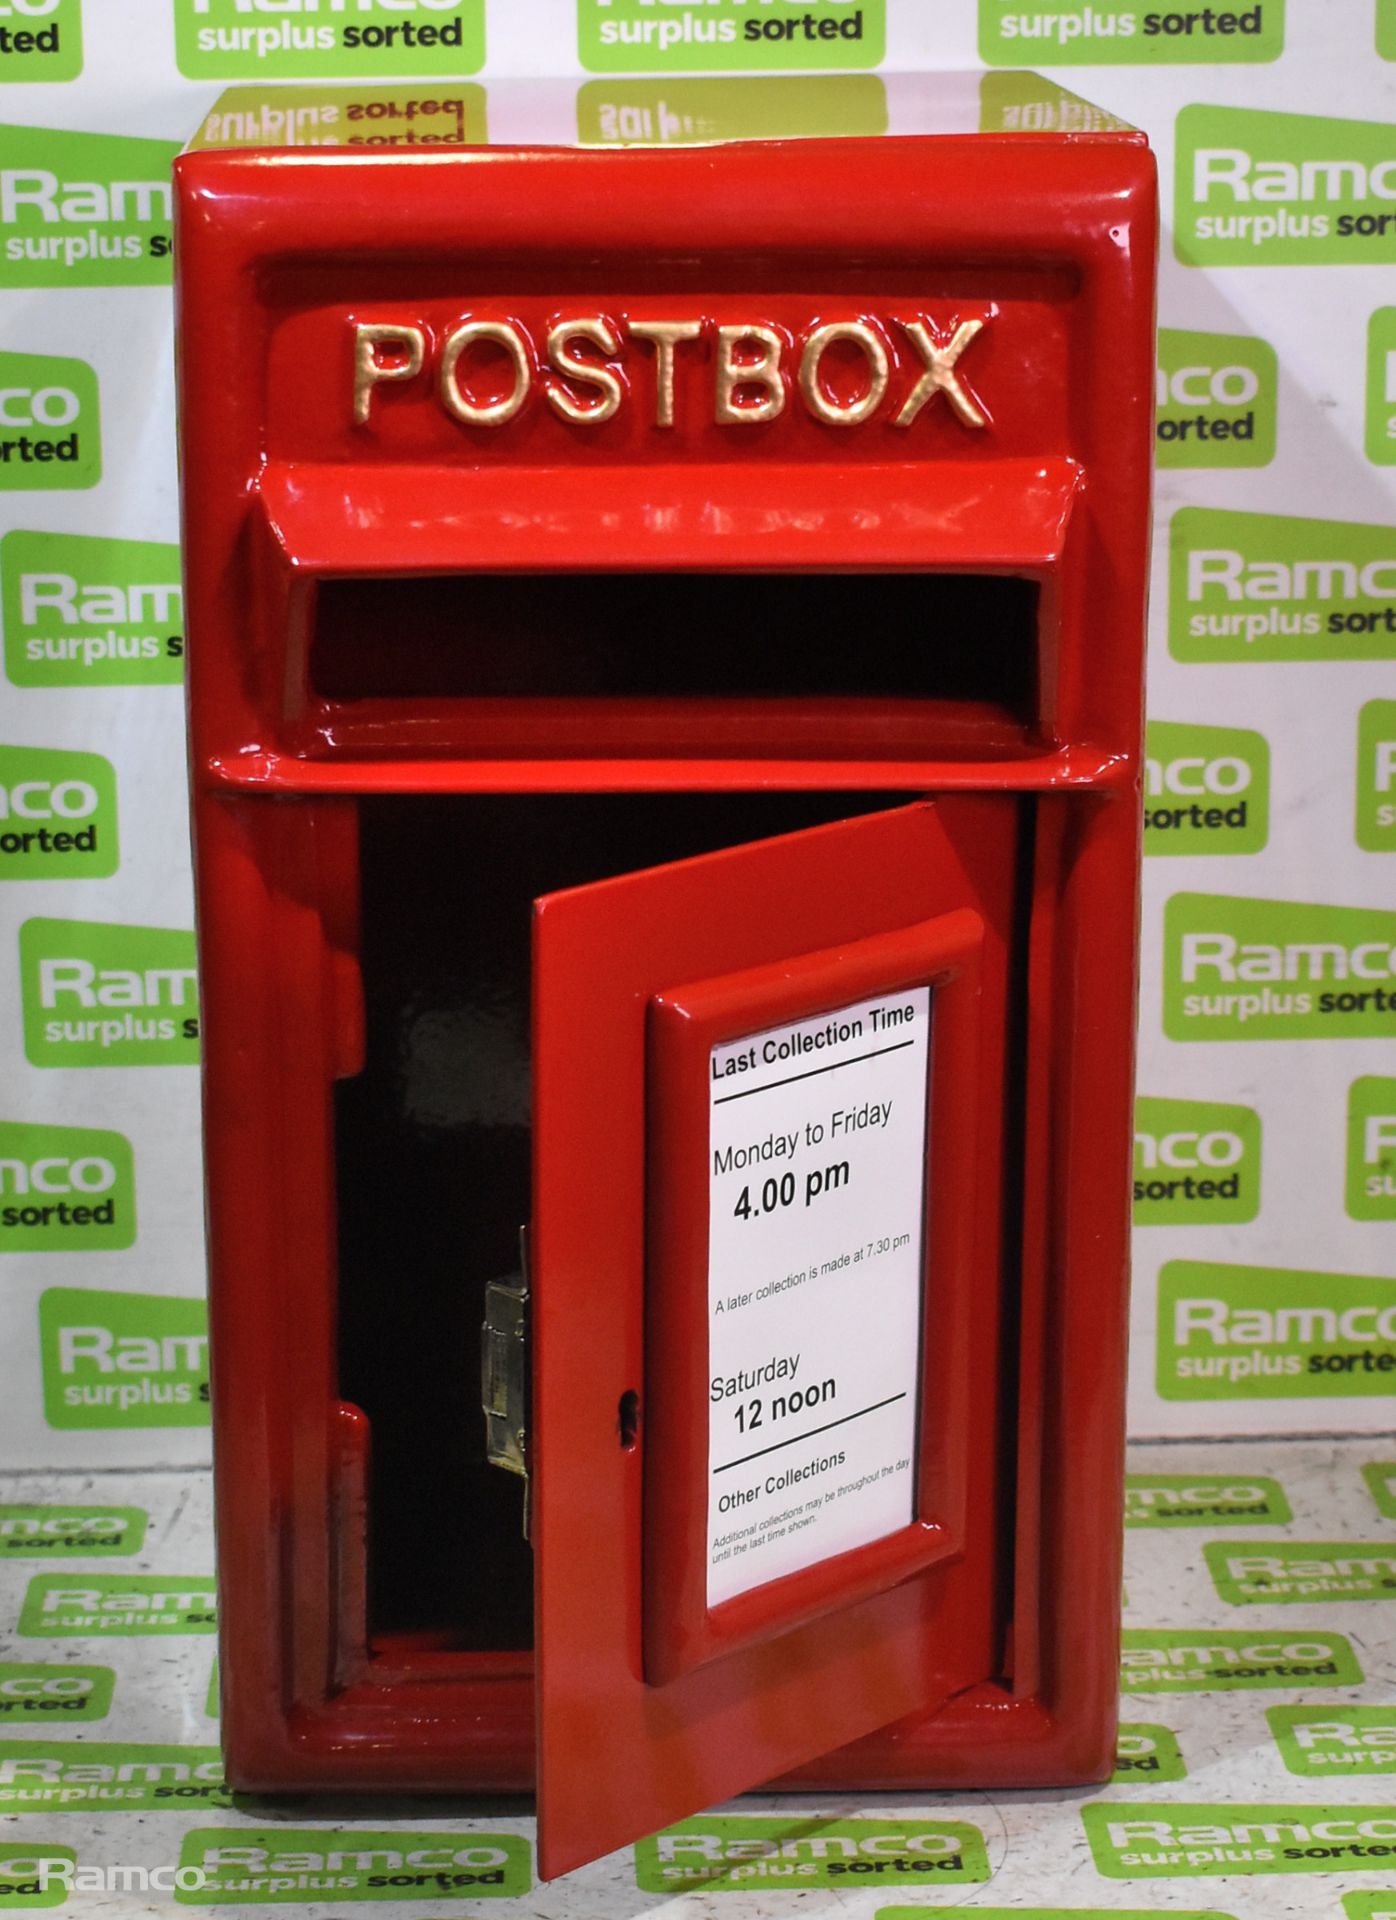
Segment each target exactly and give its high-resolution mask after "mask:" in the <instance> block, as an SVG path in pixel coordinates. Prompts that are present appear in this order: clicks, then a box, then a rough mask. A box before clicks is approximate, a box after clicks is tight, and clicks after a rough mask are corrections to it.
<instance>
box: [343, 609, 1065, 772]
mask: <svg viewBox="0 0 1396 1920" xmlns="http://www.w3.org/2000/svg"><path fill="white" fill-rule="evenodd" d="M1037 615H1038V589H1037V585H1036V583H1035V582H1034V581H1031V580H1027V579H1022V578H1018V577H1016V576H1008V575H996V574H995V575H989V574H970V573H945V572H937V573H873V572H858V573H839V572H828V573H806V574H788V573H752V572H725V573H717V572H712V573H706V572H705V573H663V572H639V573H602V572H597V573H565V572H556V573H538V574H490V573H476V574H457V575H447V576H440V577H413V578H403V577H400V576H393V577H391V578H387V579H376V578H374V579H371V578H353V579H339V578H336V579H326V580H322V581H321V582H320V583H319V586H318V589H317V592H316V603H315V609H314V616H313V624H312V632H311V639H310V647H309V663H308V678H309V686H310V691H311V693H312V695H313V696H315V697H317V698H319V699H321V700H326V701H333V702H335V703H341V704H345V705H347V706H349V707H351V708H352V706H353V704H354V703H356V702H383V701H409V702H422V701H472V702H501V701H513V700H526V701H531V702H536V701H549V700H563V701H575V702H584V703H599V702H609V701H620V702H624V703H626V704H627V705H628V706H630V707H632V708H635V707H637V706H640V705H643V704H644V703H647V702H648V703H650V704H651V705H652V706H655V707H657V708H659V709H661V710H662V709H663V707H664V706H665V705H666V704H667V705H671V706H673V705H677V706H678V707H680V708H682V707H683V706H684V705H685V704H691V703H693V702H698V701H703V702H713V701H717V702H721V701H733V702H768V703H774V702H796V703H799V704H801V705H806V706H810V705H812V706H814V707H816V708H819V707H828V706H829V705H830V704H833V703H837V704H838V705H839V706H840V707H842V708H845V709H848V708H852V707H856V708H857V709H858V710H859V712H861V713H863V714H864V715H866V714H868V712H869V710H870V709H872V708H875V707H876V706H878V705H879V704H881V705H883V706H884V707H886V708H889V709H898V710H904V709H906V708H907V707H912V708H918V709H921V710H923V711H926V712H927V714H928V716H929V714H930V712H931V710H933V709H934V708H935V707H938V706H939V707H946V706H966V707H969V708H973V709H976V710H983V711H984V712H986V713H988V714H992V715H996V716H998V717H1000V718H1001V719H1002V720H1003V721H1005V722H1009V723H1015V724H1017V725H1020V726H1023V725H1026V724H1027V723H1028V722H1030V720H1031V719H1032V717H1033V716H1034V715H1035V713H1036V712H1037V709H1038V700H1039V685H1038V682H1039V662H1038V618H1037ZM656 717H657V718H662V711H661V713H660V714H658V715H657V716H656ZM713 746H714V749H715V750H716V751H718V752H721V751H723V750H724V748H723V743H722V741H721V740H718V741H715V742H714V743H713Z"/></svg>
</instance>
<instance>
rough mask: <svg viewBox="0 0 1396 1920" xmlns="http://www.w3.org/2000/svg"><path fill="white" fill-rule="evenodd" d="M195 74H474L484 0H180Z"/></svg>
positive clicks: (182, 63) (179, 49)
mask: <svg viewBox="0 0 1396 1920" xmlns="http://www.w3.org/2000/svg"><path fill="white" fill-rule="evenodd" d="M173 5H174V24H175V58H176V60H177V62H178V65H179V70H180V72H181V73H182V74H183V75H184V76H185V78H186V79H188V80H255V79H261V80H309V79H325V80H352V79H354V78H356V77H357V78H359V79H365V80H375V79H386V78H388V77H389V76H391V75H394V74H411V75H417V74H436V73H439V74H443V75H445V76H446V77H448V78H450V77H453V76H455V75H456V74H460V73H475V72H478V70H479V69H480V68H481V67H482V66H483V65H484V62H485V0H173Z"/></svg>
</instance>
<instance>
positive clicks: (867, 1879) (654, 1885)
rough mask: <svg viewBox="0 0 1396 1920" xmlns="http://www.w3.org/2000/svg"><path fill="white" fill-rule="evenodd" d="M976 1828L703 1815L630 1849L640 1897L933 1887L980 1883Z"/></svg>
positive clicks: (981, 1856)
mask: <svg viewBox="0 0 1396 1920" xmlns="http://www.w3.org/2000/svg"><path fill="white" fill-rule="evenodd" d="M988 1878H989V1857H988V1852H987V1850H986V1848H985V1844H984V1836H983V1834H982V1833H980V1831H979V1830H978V1828H977V1827H972V1826H969V1825H967V1824H965V1823H964V1822H962V1821H949V1820H934V1821H932V1820H920V1819H910V1818H906V1819H900V1820H828V1819H820V1818H814V1819H805V1820H791V1819H788V1818H787V1819H765V1818H758V1817H755V1816H749V1815H731V1816H726V1817H723V1816H719V1815H716V1814H708V1815H705V1816H704V1817H703V1818H702V1819H699V1820H683V1821H680V1822H679V1824H678V1825H677V1826H673V1827H670V1828H668V1829H667V1830H666V1831H665V1832H664V1833H659V1834H655V1835H653V1836H652V1837H651V1838H649V1839H648V1840H641V1841H640V1842H639V1844H638V1845H637V1847H636V1849H635V1879H636V1884H637V1885H638V1886H639V1887H640V1888H641V1890H642V1891H644V1892H646V1893H678V1892H684V1891H687V1890H689V1889H694V1888H701V1889H703V1890H704V1891H708V1892H721V1893H742V1892H751V1891H754V1890H761V1889H766V1888H785V1889H786V1890H788V1891H792V1892H798V1891H799V1890H801V1889H802V1888H806V1887H844V1888H847V1889H848V1890H849V1891H850V1892H852V1891H853V1890H855V1889H857V1888H860V1887H864V1888H865V1887H868V1886H869V1885H873V1886H875V1887H877V1888H882V1887H886V1886H888V1885H892V1886H898V1887H900V1886H918V1885H921V1886H926V1887H937V1886H944V1885H955V1884H957V1883H959V1882H963V1881H973V1880H987V1879H988Z"/></svg>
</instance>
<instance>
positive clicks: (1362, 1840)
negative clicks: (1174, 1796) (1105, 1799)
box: [1081, 1801, 1396, 1880]
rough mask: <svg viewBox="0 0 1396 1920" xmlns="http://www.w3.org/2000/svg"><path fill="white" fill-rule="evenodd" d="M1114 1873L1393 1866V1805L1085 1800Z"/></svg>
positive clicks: (1099, 1859)
mask: <svg viewBox="0 0 1396 1920" xmlns="http://www.w3.org/2000/svg"><path fill="white" fill-rule="evenodd" d="M1081 1817H1082V1819H1083V1820H1084V1822H1085V1826H1086V1837H1087V1839H1088V1840H1089V1841H1090V1845H1091V1853H1092V1855H1093V1857H1094V1859H1095V1864H1096V1868H1097V1870H1098V1871H1099V1872H1101V1873H1103V1874H1104V1875H1105V1876H1106V1878H1107V1879H1110V1880H1155V1879H1168V1878H1171V1877H1173V1876H1174V1875H1178V1876H1181V1877H1184V1878H1192V1877H1197V1876H1208V1875H1212V1874H1232V1873H1390V1872H1391V1870H1392V1862H1393V1861H1396V1811H1393V1810H1392V1808H1390V1807H1373V1806H1342V1807H1319V1806H1302V1807H1295V1806H1265V1807H1237V1806H1231V1805H1225V1806H1223V1805H1216V1804H1211V1805H1208V1804H1204V1805H1194V1806H1177V1805H1159V1804H1157V1803H1155V1804H1149V1805H1146V1804H1145V1803H1144V1802H1142V1801H1141V1802H1138V1803H1137V1804H1135V1805H1132V1806H1129V1807H1123V1806H1109V1805H1101V1804H1096V1805H1094V1806H1089V1807H1083V1808H1082V1810H1081Z"/></svg>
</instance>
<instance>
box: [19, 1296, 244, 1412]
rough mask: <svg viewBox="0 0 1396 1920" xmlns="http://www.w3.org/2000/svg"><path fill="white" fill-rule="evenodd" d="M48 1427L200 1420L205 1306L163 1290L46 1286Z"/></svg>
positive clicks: (204, 1398)
mask: <svg viewBox="0 0 1396 1920" xmlns="http://www.w3.org/2000/svg"><path fill="white" fill-rule="evenodd" d="M39 1344H40V1350H41V1353H42V1356H43V1371H44V1414H45V1417H46V1418H47V1420H48V1423H49V1425H50V1426H51V1427H59V1428H72V1429H82V1428H106V1427H118V1428H144V1427H205V1426H207V1425H208V1423H209V1386H208V1310H207V1307H206V1306H205V1304H204V1302H203V1301H202V1300H180V1299H169V1298H167V1297H166V1296H165V1295H163V1294H149V1293H105V1292H99V1291H97V1290H96V1289H94V1288H91V1287H50V1288H49V1289H48V1290H47V1291H46V1292H45V1293H44V1294H43V1295H42V1296H41V1298H40V1300H39Z"/></svg>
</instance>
